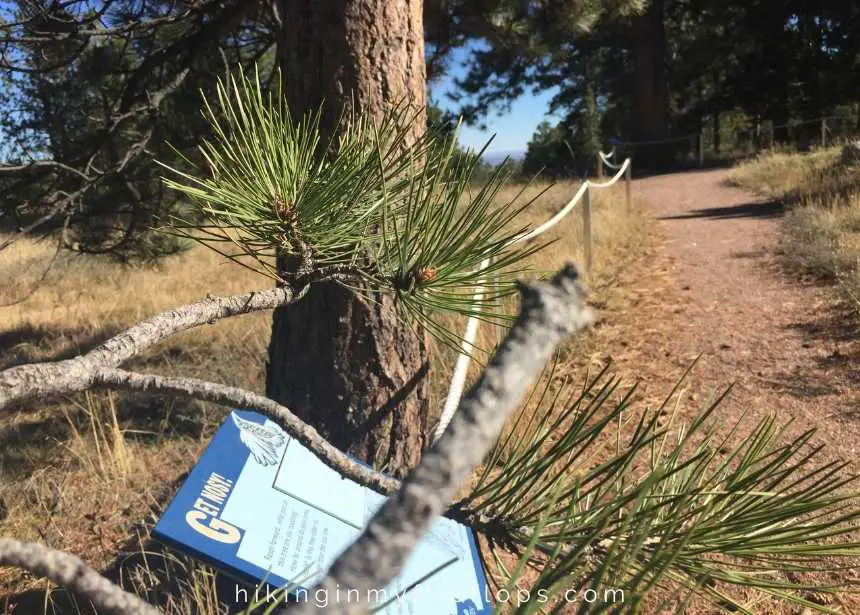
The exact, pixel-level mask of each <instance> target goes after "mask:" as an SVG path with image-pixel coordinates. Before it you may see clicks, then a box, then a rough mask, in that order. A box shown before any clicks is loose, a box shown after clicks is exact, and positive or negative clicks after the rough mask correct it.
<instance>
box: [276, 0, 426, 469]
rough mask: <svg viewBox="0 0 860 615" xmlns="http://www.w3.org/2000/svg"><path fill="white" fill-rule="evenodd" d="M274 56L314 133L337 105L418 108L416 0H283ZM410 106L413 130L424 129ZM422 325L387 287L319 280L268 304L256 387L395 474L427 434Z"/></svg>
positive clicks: (330, 121) (420, 67)
mask: <svg viewBox="0 0 860 615" xmlns="http://www.w3.org/2000/svg"><path fill="white" fill-rule="evenodd" d="M280 6H281V17H282V20H283V27H284V33H285V35H284V37H283V39H282V41H281V61H282V62H281V64H282V70H283V74H284V87H285V92H286V96H287V100H288V103H289V105H290V109H291V111H292V113H293V115H294V116H296V117H298V116H299V115H301V114H302V113H305V112H307V111H313V110H316V109H317V108H318V107H319V105H320V104H323V105H324V106H323V114H322V121H321V129H322V133H323V139H324V140H326V139H327V136H328V135H330V134H331V132H332V131H333V130H334V129H335V126H336V123H337V121H338V118H339V117H340V116H341V114H342V112H343V111H344V109H346V108H347V106H348V105H352V106H353V108H354V109H356V110H357V111H359V112H361V113H365V114H370V115H372V116H376V117H379V116H380V115H381V114H382V112H383V111H384V109H385V108H386V105H388V104H390V103H399V102H401V101H403V100H407V101H409V102H410V103H411V104H413V105H415V106H416V108H417V109H420V110H421V112H422V113H423V110H424V108H425V72H424V71H425V69H424V32H423V24H422V0H314V1H310V0H284V2H282V3H281V5H280ZM424 125H425V121H424V116H423V115H420V116H419V117H418V120H417V121H416V124H415V126H414V131H415V133H414V134H416V135H417V134H419V133H420V132H421V131H423V130H424ZM427 369H428V363H427V350H426V345H425V341H424V337H423V335H419V334H417V333H416V332H414V331H412V330H410V329H409V328H408V327H406V326H405V325H404V324H402V322H400V321H399V320H398V319H397V317H396V313H395V309H394V305H393V302H392V300H391V298H390V297H387V296H379V297H376V302H367V301H365V300H363V299H361V298H359V297H358V296H357V295H355V294H354V293H352V292H350V291H348V290H346V289H344V288H342V287H340V286H338V285H335V284H319V285H317V286H315V287H314V288H313V289H312V290H311V291H310V293H309V294H308V295H307V297H305V299H303V300H302V301H300V302H299V303H298V304H297V305H295V306H292V307H289V308H281V309H279V310H277V311H276V312H275V315H274V322H273V326H272V339H271V343H270V346H269V366H268V374H267V393H268V395H269V396H270V397H272V398H273V399H276V400H277V401H280V402H282V403H284V404H285V405H287V406H288V407H289V408H290V409H291V410H293V411H294V412H295V413H296V414H297V415H298V416H300V417H301V418H303V419H305V420H307V421H308V422H309V423H311V424H313V425H314V426H316V427H317V428H318V429H319V430H320V431H321V432H322V433H323V435H325V437H327V438H328V439H329V440H330V441H331V442H332V443H333V444H335V445H336V446H338V447H340V448H341V449H343V450H345V451H347V452H349V453H351V454H354V455H356V456H357V457H360V458H362V459H364V460H366V461H368V462H370V463H371V464H372V465H374V466H375V467H377V468H380V469H385V470H387V471H389V472H391V473H392V474H394V475H398V476H402V475H403V474H405V472H406V471H407V470H408V469H409V468H410V467H411V466H413V465H415V463H416V462H417V461H418V460H419V458H420V454H421V451H422V449H423V448H424V446H425V442H426V432H427V421H428V419H427V412H428V405H427V398H426V387H425V376H426V373H427Z"/></svg>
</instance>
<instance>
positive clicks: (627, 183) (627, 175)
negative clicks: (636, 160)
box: [624, 160, 633, 214]
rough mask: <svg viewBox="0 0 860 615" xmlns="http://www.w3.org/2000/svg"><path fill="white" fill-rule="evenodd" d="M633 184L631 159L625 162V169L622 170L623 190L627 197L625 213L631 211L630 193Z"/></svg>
mask: <svg viewBox="0 0 860 615" xmlns="http://www.w3.org/2000/svg"><path fill="white" fill-rule="evenodd" d="M632 184H633V161H632V160H630V162H628V163H627V170H626V171H624V191H625V196H626V198H627V213H628V214H629V213H630V212H631V211H633V196H632V193H631V190H632Z"/></svg>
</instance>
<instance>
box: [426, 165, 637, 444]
mask: <svg viewBox="0 0 860 615" xmlns="http://www.w3.org/2000/svg"><path fill="white" fill-rule="evenodd" d="M614 156H615V149H614V148H613V149H612V151H611V152H609V153H608V154H604V153H603V152H600V161H601V163H602V164H605V165H606V166H607V167H608V168H610V169H612V170H614V171H616V173H615V175H613V176H612V178H611V179H609V180H607V181H604V182H595V181H591V180H588V179H586V180H583V182H582V184H581V185H580V187H579V189H578V190H577V191H576V193H575V194H574V195H573V197H572V198H571V199H570V200H569V201H568V202H567V204H566V205H565V206H564V207H562V208H561V209H560V210H559V211H558V213H556V214H555V215H554V216H552V217H551V218H550V219H549V220H547V221H546V222H544V223H543V224H541V225H540V226H538V227H537V228H534V229H532V230H531V231H529V232H528V233H525V234H524V235H521V236H519V237H517V238H516V239H514V240H512V241H510V242H509V243H508V244H507V245H506V246H505V247H506V248H507V247H509V246H512V245H514V244H517V243H521V242H523V241H530V240H532V239H534V238H536V237H538V236H539V235H542V234H543V233H545V232H547V231H548V230H550V229H551V228H553V227H554V226H555V225H557V224H558V223H559V222H561V221H562V220H564V219H565V218H566V217H567V216H568V215H569V214H570V212H572V211H573V210H574V209H575V208H576V206H577V204H579V202H580V201H582V245H583V251H584V255H585V271H586V274H590V273H591V269H592V253H593V250H592V249H593V245H592V241H593V239H592V233H591V229H592V225H591V190H592V189H597V190H603V189H605V188H610V187H611V186H614V185H615V184H617V183H618V182H619V181H621V178H622V177H623V178H624V181H625V199H626V206H627V211H628V212H629V211H630V210H631V209H632V207H633V201H632V190H631V183H632V181H633V173H632V170H631V169H632V164H633V161H632V160H631V159H630V158H625V159H624V161H623V162H622V163H621V164H616V163H613V162H611V161H610V159H611V158H613V157H614ZM598 167H600V173H599V176H600V177H602V176H603V172H602V166H601V165H598ZM491 262H492V261H491V259H489V258H488V259H485V260H484V261H483V262H482V263H481V267H480V268H481V270H485V269H487V268H488V267H489V266H490V264H491ZM481 280H482V281H483V280H484V278H481ZM483 297H484V287H483V285H481V284H479V285H478V286H477V287H476V288H475V293H474V300H475V302H476V303H477V302H480V301H481V300H482V299H483ZM479 325H480V323H479V319H478V317H477V316H474V315H473V316H469V318H468V319H467V321H466V329H465V331H464V332H463V336H462V338H461V339H462V341H461V343H460V353H459V354H458V356H457V363H456V365H455V366H454V372H453V374H452V376H451V383H450V384H449V386H448V395H447V397H446V398H445V405H444V406H443V407H442V413H441V414H440V416H439V423H438V424H437V425H436V430H435V432H434V434H433V441H434V442H435V441H436V440H438V439H439V438H440V437H441V436H442V434H443V433H445V430H446V429H447V427H448V424H449V423H450V422H451V419H453V418H454V413H455V412H456V410H457V407H458V406H459V405H460V398H461V397H462V396H463V390H464V389H465V386H466V376H467V374H468V372H469V366H470V365H471V363H472V351H473V350H474V348H475V341H476V340H477V337H478V327H479Z"/></svg>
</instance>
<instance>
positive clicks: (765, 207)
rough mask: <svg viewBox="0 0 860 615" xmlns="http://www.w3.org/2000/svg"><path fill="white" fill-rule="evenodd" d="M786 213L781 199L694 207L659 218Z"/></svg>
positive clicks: (721, 217) (774, 215)
mask: <svg viewBox="0 0 860 615" xmlns="http://www.w3.org/2000/svg"><path fill="white" fill-rule="evenodd" d="M783 213H785V207H784V205H783V204H782V203H781V202H779V201H765V202H760V201H759V202H752V203H743V204H741V205H731V206H728V207H706V208H704V209H694V210H692V211H688V212H686V213H683V214H673V215H669V216H658V217H657V219H658V220H690V219H695V218H710V219H714V220H725V219H732V218H778V217H780V216H782V215H783Z"/></svg>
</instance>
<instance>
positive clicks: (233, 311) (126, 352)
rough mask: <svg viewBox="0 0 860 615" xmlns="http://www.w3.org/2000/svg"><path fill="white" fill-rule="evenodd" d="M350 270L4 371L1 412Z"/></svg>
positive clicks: (210, 306)
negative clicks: (63, 356)
mask: <svg viewBox="0 0 860 615" xmlns="http://www.w3.org/2000/svg"><path fill="white" fill-rule="evenodd" d="M351 273H352V270H351V269H349V268H347V267H332V268H322V269H319V270H317V271H314V272H312V273H310V274H308V275H306V276H303V277H302V278H300V279H299V280H297V281H296V284H295V285H293V286H289V287H288V286H282V287H278V288H270V289H266V290H260V291H252V292H249V293H242V294H238V295H232V296H229V297H208V298H206V299H204V300H203V301H198V302H197V303H190V304H188V305H184V306H182V307H179V308H176V309H173V310H168V311H166V312H162V313H161V314H158V315H157V316H153V317H152V318H149V319H147V320H144V321H142V322H139V323H137V324H136V325H134V326H133V327H131V328H129V329H126V330H125V331H123V332H122V333H119V334H117V335H115V336H113V337H112V338H110V339H109V340H107V341H106V342H104V343H103V344H101V345H100V346H98V347H96V348H94V349H93V350H91V351H89V352H88V353H86V354H84V355H80V356H77V357H74V358H72V359H66V360H63V361H55V362H51V363H32V364H28V365H19V366H16V367H12V368H9V369H6V370H4V371H2V372H0V409H2V408H4V407H6V406H8V405H9V404H11V403H12V402H15V401H22V400H25V399H30V398H33V397H41V396H45V395H52V394H57V393H71V392H74V391H84V390H86V389H88V388H90V387H92V386H93V384H94V381H95V377H96V374H97V373H98V371H99V370H100V369H103V368H109V367H116V366H118V365H120V364H122V363H123V362H125V361H128V360H129V359H131V358H132V357H134V356H135V355H138V354H140V353H141V352H143V351H144V350H146V349H147V348H149V347H150V346H153V345H155V344H157V343H159V342H162V341H164V340H166V339H168V338H169V337H171V336H173V335H176V334H177V333H181V332H182V331H187V330H188V329H193V328H195V327H199V326H201V325H206V324H213V323H215V322H216V321H218V320H221V319H223V318H229V317H231V316H238V315H241V314H249V313H251V312H258V311H261V310H271V309H274V308H277V307H280V306H283V305H288V304H290V303H294V302H295V301H298V300H299V299H300V298H301V297H302V296H303V294H304V292H305V290H306V289H307V288H308V287H309V285H310V284H311V283H313V282H316V281H320V280H324V279H344V278H345V277H349V276H350V274H351Z"/></svg>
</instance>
